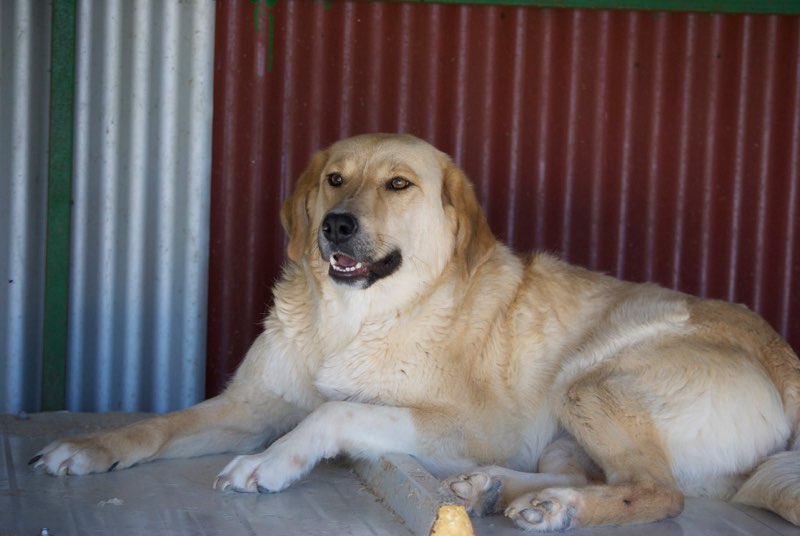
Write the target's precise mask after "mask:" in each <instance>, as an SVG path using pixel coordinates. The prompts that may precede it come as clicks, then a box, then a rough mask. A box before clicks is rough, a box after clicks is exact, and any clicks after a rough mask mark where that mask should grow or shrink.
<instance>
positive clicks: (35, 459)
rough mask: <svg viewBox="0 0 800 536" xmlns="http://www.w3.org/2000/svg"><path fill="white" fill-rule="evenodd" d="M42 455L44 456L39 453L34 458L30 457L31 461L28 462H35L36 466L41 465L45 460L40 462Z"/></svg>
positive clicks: (32, 463)
mask: <svg viewBox="0 0 800 536" xmlns="http://www.w3.org/2000/svg"><path fill="white" fill-rule="evenodd" d="M42 456H43V454H37V455H36V456H34V457H33V458H31V459H30V461H29V462H28V465H34V464H35V465H34V467H39V466H40V465H42V463H43V462H42V463H39V462H41V460H42Z"/></svg>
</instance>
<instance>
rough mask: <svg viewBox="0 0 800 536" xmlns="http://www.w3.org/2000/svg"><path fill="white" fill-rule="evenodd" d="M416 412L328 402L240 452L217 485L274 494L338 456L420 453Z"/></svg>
mask: <svg viewBox="0 0 800 536" xmlns="http://www.w3.org/2000/svg"><path fill="white" fill-rule="evenodd" d="M421 450H422V449H421V445H420V441H419V433H418V430H417V427H416V426H415V421H414V414H413V410H411V409H409V408H398V407H387V406H375V405H370V404H361V403H356V402H327V403H325V404H322V405H321V406H320V407H318V408H317V409H316V410H315V411H313V412H312V413H311V414H310V415H309V416H308V417H306V418H305V419H304V420H303V421H302V422H301V423H300V424H299V425H298V426H297V427H296V428H295V429H294V430H292V431H291V432H289V433H288V434H286V435H285V436H283V437H282V438H280V439H279V440H277V441H276V442H275V443H273V444H272V445H271V446H270V447H269V448H268V449H267V450H265V451H264V452H261V453H260V454H253V455H249V456H238V457H237V458H235V459H234V460H233V461H231V462H230V463H229V464H228V465H227V466H226V467H225V469H223V470H222V472H221V473H220V475H219V476H218V477H217V481H216V483H215V485H214V486H215V487H216V488H217V489H220V490H226V489H231V490H235V491H244V492H256V491H259V492H275V491H281V490H283V489H285V488H286V487H288V486H289V485H290V484H291V483H292V482H294V481H295V480H297V479H299V478H301V477H302V476H304V475H305V474H306V473H308V472H309V471H310V470H311V469H312V468H313V467H314V466H315V465H316V464H317V462H319V461H320V460H322V459H325V458H332V457H334V456H336V455H338V454H347V455H349V456H351V457H354V458H377V457H379V456H380V455H382V454H386V453H390V452H392V453H403V454H411V455H420V454H421Z"/></svg>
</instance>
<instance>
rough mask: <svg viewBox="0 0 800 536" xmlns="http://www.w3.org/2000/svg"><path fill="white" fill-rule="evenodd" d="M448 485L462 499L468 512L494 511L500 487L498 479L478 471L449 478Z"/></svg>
mask: <svg viewBox="0 0 800 536" xmlns="http://www.w3.org/2000/svg"><path fill="white" fill-rule="evenodd" d="M448 485H449V487H450V490H451V491H452V492H453V493H454V494H455V495H456V497H458V498H459V499H461V500H462V501H464V503H465V506H466V507H467V511H468V512H469V513H470V514H473V515H476V516H484V515H488V514H491V513H494V512H495V511H496V508H497V503H498V501H499V499H500V488H501V487H502V482H501V481H500V479H498V478H494V477H492V476H490V475H489V474H488V473H483V472H478V473H470V474H465V475H459V476H457V477H455V478H453V479H451V480H449V481H448Z"/></svg>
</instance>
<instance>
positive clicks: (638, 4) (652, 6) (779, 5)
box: [412, 0, 800, 15]
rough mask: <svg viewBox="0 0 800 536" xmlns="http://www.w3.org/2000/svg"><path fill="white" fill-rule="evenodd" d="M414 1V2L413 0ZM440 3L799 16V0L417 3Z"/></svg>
mask: <svg viewBox="0 0 800 536" xmlns="http://www.w3.org/2000/svg"><path fill="white" fill-rule="evenodd" d="M412 1H413V0H412ZM416 1H421V2H426V3H441V4H498V5H508V6H531V7H563V8H584V9H641V10H648V11H700V12H710V13H773V14H786V15H789V14H798V13H800V0H496V1H492V0H416Z"/></svg>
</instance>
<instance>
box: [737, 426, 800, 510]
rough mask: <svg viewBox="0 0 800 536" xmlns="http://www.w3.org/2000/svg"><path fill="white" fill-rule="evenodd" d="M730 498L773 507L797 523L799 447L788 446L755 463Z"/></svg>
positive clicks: (798, 505) (799, 497)
mask: <svg viewBox="0 0 800 536" xmlns="http://www.w3.org/2000/svg"><path fill="white" fill-rule="evenodd" d="M795 443H797V442H796V441H795ZM794 446H795V447H797V444H795V445H794ZM733 501H734V502H740V503H744V504H749V505H752V506H758V507H760V508H765V509H767V510H772V511H773V512H775V513H776V514H778V515H779V516H781V517H782V518H784V519H786V520H787V521H790V522H792V523H794V524H795V525H798V526H800V451H798V450H790V451H787V452H781V453H779V454H774V455H772V456H770V457H769V458H767V459H766V460H765V461H764V462H763V463H762V464H761V465H759V466H758V467H756V470H755V471H754V472H753V474H752V475H751V476H750V478H748V479H747V480H746V481H745V483H744V485H742V487H741V488H740V489H739V491H738V493H736V495H735V496H734V497H733Z"/></svg>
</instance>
